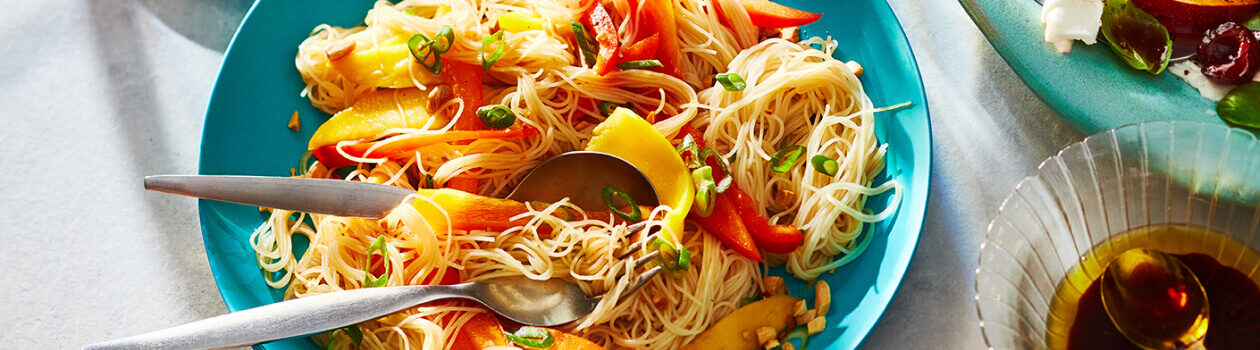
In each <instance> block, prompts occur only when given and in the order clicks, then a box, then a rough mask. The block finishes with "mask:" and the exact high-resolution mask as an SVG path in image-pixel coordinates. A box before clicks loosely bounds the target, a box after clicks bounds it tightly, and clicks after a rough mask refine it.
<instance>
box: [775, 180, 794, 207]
mask: <svg viewBox="0 0 1260 350" xmlns="http://www.w3.org/2000/svg"><path fill="white" fill-rule="evenodd" d="M795 203H796V192H793V191H792V190H789V189H786V188H782V187H779V186H777V185H776V186H775V191H774V200H773V201H771V202H770V204H771V205H772V207H773V209H779V210H786V209H788V208H791V207H792V204H795Z"/></svg>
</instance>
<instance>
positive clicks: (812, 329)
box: [805, 316, 827, 335]
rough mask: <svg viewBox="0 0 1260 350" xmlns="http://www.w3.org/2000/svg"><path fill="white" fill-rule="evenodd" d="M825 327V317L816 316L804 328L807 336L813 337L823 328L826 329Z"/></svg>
mask: <svg viewBox="0 0 1260 350" xmlns="http://www.w3.org/2000/svg"><path fill="white" fill-rule="evenodd" d="M826 326H827V317H826V316H818V318H815V319H813V320H811V321H809V324H808V325H806V326H805V330H806V332H809V335H814V334H818V333H821V332H822V331H823V328H826Z"/></svg>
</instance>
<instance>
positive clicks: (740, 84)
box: [717, 73, 748, 91]
mask: <svg viewBox="0 0 1260 350" xmlns="http://www.w3.org/2000/svg"><path fill="white" fill-rule="evenodd" d="M717 81H718V83H721V84H722V89H725V90H726V91H744V88H745V87H747V86H748V84H746V83H744V77H741V76H739V74H735V73H718V75H717Z"/></svg>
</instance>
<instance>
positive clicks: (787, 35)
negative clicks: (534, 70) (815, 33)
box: [779, 27, 801, 42]
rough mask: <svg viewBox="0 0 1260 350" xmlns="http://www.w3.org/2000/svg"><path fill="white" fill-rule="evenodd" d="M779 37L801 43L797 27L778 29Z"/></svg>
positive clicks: (799, 30) (799, 31)
mask: <svg viewBox="0 0 1260 350" xmlns="http://www.w3.org/2000/svg"><path fill="white" fill-rule="evenodd" d="M779 37H780V38H783V40H787V41H791V42H797V41H801V29H800V28H797V27H787V28H783V29H779Z"/></svg>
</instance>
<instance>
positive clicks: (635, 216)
mask: <svg viewBox="0 0 1260 350" xmlns="http://www.w3.org/2000/svg"><path fill="white" fill-rule="evenodd" d="M614 196H616V197H621V199H622V200H625V201H626V203H629V204H630V212H629V213H627V212H624V211H621V209H617V205H616V204H613V197H614ZM603 197H604V205H607V206H608V210H612V212H613V214H617V216H620V217H621V218H622V219H625V220H626V221H630V222H639V221H642V220H643V211H642V210H639V205H638V204H635V203H634V198H630V195H629V194H626V193H625V192H621V191H618V190H616V189H614V188H612V187H610V186H604V190H603Z"/></svg>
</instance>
